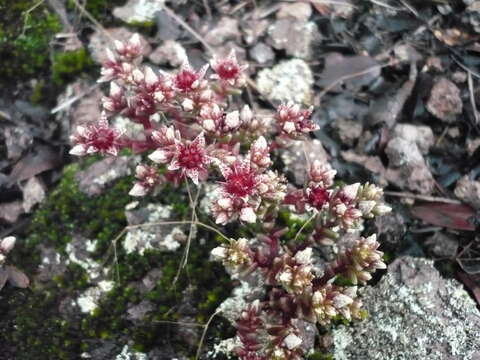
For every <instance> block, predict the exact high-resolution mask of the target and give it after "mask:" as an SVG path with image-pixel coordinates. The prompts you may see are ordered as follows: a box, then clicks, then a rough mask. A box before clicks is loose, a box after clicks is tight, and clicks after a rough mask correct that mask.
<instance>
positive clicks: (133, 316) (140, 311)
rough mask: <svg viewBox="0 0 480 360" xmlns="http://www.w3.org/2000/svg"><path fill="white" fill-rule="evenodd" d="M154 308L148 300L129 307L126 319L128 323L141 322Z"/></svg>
mask: <svg viewBox="0 0 480 360" xmlns="http://www.w3.org/2000/svg"><path fill="white" fill-rule="evenodd" d="M154 308H155V307H154V306H153V304H152V303H151V302H150V301H148V300H142V301H141V302H140V303H139V304H137V305H131V306H129V308H128V310H127V314H128V315H127V319H128V320H130V321H138V320H142V319H143V318H144V317H145V315H147V313H149V312H150V311H152V310H153V309H154Z"/></svg>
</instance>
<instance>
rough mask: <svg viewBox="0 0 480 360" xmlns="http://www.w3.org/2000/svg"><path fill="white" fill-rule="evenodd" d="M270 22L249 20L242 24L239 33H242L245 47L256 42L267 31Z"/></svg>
mask: <svg viewBox="0 0 480 360" xmlns="http://www.w3.org/2000/svg"><path fill="white" fill-rule="evenodd" d="M269 25H270V21H269V20H267V19H256V18H251V19H249V20H247V21H245V22H242V26H241V31H242V32H243V39H244V40H245V43H246V44H247V45H252V44H255V43H257V42H258V39H259V38H260V37H262V36H263V35H264V34H265V32H266V31H267V28H268V26H269Z"/></svg>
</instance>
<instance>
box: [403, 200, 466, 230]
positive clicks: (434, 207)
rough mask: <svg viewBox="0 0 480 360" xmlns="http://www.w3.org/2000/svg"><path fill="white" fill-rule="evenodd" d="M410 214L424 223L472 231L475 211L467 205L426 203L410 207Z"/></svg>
mask: <svg viewBox="0 0 480 360" xmlns="http://www.w3.org/2000/svg"><path fill="white" fill-rule="evenodd" d="M412 215H413V216H415V217H417V218H419V219H421V220H423V221H425V222H426V223H429V224H432V225H437V226H443V227H447V228H450V229H457V230H467V231H474V230H475V225H474V224H473V222H472V219H473V218H474V217H475V211H474V210H473V209H472V208H471V207H470V206H467V205H463V204H460V205H457V204H445V203H435V202H432V203H428V204H422V205H416V206H414V207H413V208H412Z"/></svg>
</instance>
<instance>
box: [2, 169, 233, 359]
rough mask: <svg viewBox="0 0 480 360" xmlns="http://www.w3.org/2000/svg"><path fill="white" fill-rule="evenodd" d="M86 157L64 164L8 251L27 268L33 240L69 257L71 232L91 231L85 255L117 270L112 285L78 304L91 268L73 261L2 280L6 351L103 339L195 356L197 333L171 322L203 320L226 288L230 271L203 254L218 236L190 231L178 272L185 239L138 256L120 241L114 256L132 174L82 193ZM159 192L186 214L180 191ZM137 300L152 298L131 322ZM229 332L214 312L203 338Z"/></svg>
mask: <svg viewBox="0 0 480 360" xmlns="http://www.w3.org/2000/svg"><path fill="white" fill-rule="evenodd" d="M86 165H88V164H86ZM86 165H85V164H84V165H83V166H82V165H79V164H74V165H70V166H68V167H67V168H66V169H65V171H64V175H63V178H62V180H61V181H60V183H59V185H58V187H57V188H56V189H55V190H54V191H52V193H51V194H50V195H49V197H48V199H47V201H46V202H45V203H44V205H43V206H42V207H41V208H40V209H39V210H37V212H36V213H35V215H34V218H33V220H32V222H31V224H30V225H29V226H28V229H27V231H26V233H27V236H26V240H25V241H23V242H20V243H19V244H18V246H17V248H16V249H15V252H12V254H11V255H12V258H11V260H12V262H13V263H15V264H16V265H17V266H18V267H19V268H21V269H23V270H25V272H26V273H27V274H29V276H30V277H31V278H33V277H34V276H35V273H36V272H37V270H38V265H39V264H40V263H41V261H42V258H41V257H42V255H41V251H40V250H39V245H40V244H42V245H44V246H48V247H53V248H54V249H55V250H56V251H57V252H58V253H59V254H61V256H62V257H63V258H67V257H68V252H67V251H66V250H67V245H68V244H69V243H70V242H71V241H72V238H74V237H75V238H78V236H82V237H84V238H86V239H96V240H97V241H96V249H95V250H94V251H92V252H91V254H90V255H91V258H92V259H93V260H94V261H97V262H99V263H102V264H104V267H105V268H106V269H108V271H107V272H106V273H107V276H108V277H109V278H110V279H115V283H114V286H113V289H111V290H110V291H108V292H107V293H105V294H104V295H103V296H102V297H101V299H100V301H99V303H98V307H97V308H96V309H94V310H93V311H91V312H89V313H82V312H81V311H80V310H79V309H78V307H77V306H76V300H77V299H78V298H79V296H80V295H82V294H85V291H86V290H88V289H91V288H92V287H93V286H96V285H95V281H93V282H92V279H91V277H90V275H89V274H88V270H86V269H85V268H83V267H82V266H80V265H78V264H77V263H74V262H70V263H69V264H68V265H67V267H66V270H65V271H64V273H63V274H61V275H56V276H54V278H52V279H51V280H49V281H43V282H41V281H38V280H36V281H33V285H32V287H31V288H30V289H27V290H18V289H13V288H10V287H7V288H5V289H4V290H2V292H1V293H0V299H1V301H0V314H1V315H0V321H1V323H2V326H0V336H1V338H2V346H4V347H5V352H6V354H7V355H8V356H10V358H15V359H20V360H22V359H36V358H38V354H44V356H45V358H48V359H74V358H78V354H80V353H81V352H91V351H92V350H94V349H95V348H96V347H98V346H101V345H102V344H104V343H105V342H107V341H108V342H113V343H115V344H118V346H123V344H125V343H127V342H128V341H133V343H134V345H133V348H134V349H135V350H137V351H142V352H148V351H149V350H151V349H153V348H157V349H162V348H163V347H169V349H172V348H173V351H175V352H176V353H178V354H184V355H186V356H193V355H194V354H195V351H196V348H195V347H196V340H194V341H193V344H192V341H191V339H189V338H188V337H185V336H182V335H181V334H182V331H183V329H184V328H182V327H181V325H175V324H172V323H171V322H175V321H183V319H184V318H186V317H187V318H189V319H191V320H190V322H196V323H198V324H204V323H205V322H206V321H207V319H208V318H209V317H210V316H211V314H212V313H213V312H214V311H215V309H216V308H217V306H218V305H219V304H220V303H221V302H222V301H223V300H224V299H225V298H226V297H227V296H228V295H229V293H230V289H231V285H230V279H229V278H228V276H227V275H226V274H225V272H224V270H223V267H222V266H221V264H217V263H212V262H209V261H208V257H209V252H210V250H211V249H212V248H213V247H214V246H216V241H215V237H214V235H213V234H210V233H207V232H205V231H203V230H201V229H199V230H198V235H197V238H198V239H200V238H202V239H204V241H202V245H200V244H199V243H198V242H197V240H193V243H192V246H191V248H190V252H189V257H188V262H187V265H186V266H185V268H184V269H183V270H182V271H181V272H180V276H179V277H178V278H177V274H178V270H179V269H180V266H181V264H182V259H183V251H184V249H183V248H180V249H179V250H177V251H175V252H173V253H165V252H160V251H158V250H147V251H146V252H145V253H144V255H143V256H142V255H139V254H138V253H132V254H126V253H125V252H124V250H123V248H122V247H121V246H117V247H116V250H117V251H116V257H114V256H110V255H113V252H112V251H110V250H111V242H112V239H113V238H114V237H115V236H116V235H117V234H118V233H119V232H120V231H121V230H122V229H123V228H124V226H125V225H126V219H125V213H124V209H125V205H126V204H127V203H129V202H130V201H131V200H132V199H131V198H130V197H129V196H128V195H127V194H128V190H129V188H130V187H131V182H132V179H131V177H126V178H122V179H120V180H117V181H116V182H115V183H114V184H113V185H111V187H110V188H109V189H108V190H107V191H106V192H105V193H103V194H102V195H100V196H96V197H88V196H87V195H85V194H83V193H82V192H81V191H80V190H79V189H78V184H77V183H76V181H75V174H76V173H77V172H78V171H79V170H80V169H81V168H82V167H84V166H86ZM163 195H164V196H163ZM144 201H147V200H144ZM156 201H161V202H168V203H170V204H172V205H173V207H174V209H176V210H175V211H174V212H175V213H176V215H178V216H188V207H187V208H185V205H182V204H185V203H187V198H186V194H185V192H184V191H169V192H167V193H163V194H160V195H159V196H158V199H156ZM74 235H75V236H74ZM77 241H78V240H77ZM155 270H157V271H158V272H159V273H160V274H161V275H160V277H159V278H158V279H157V280H156V282H155V283H154V284H153V286H150V287H148V288H145V287H143V288H142V284H143V283H142V279H144V278H145V277H146V276H147V275H148V274H149V273H151V272H152V271H155ZM142 301H143V302H145V301H147V302H148V303H149V304H151V306H150V309H151V311H149V312H147V313H146V314H145V316H143V318H140V319H138V320H135V321H134V322H132V320H131V319H130V318H129V316H128V310H129V309H130V308H132V307H134V306H136V305H138V304H140V303H141V302H142ZM194 331H195V332H196V334H197V336H199V335H200V333H201V331H202V328H201V327H194ZM233 333H234V331H233V329H232V328H231V327H230V326H229V325H228V324H227V323H226V322H224V321H223V320H221V319H217V320H215V321H214V322H213V323H212V325H211V327H210V330H209V332H208V336H207V345H208V341H209V339H210V340H213V339H215V341H217V340H218V339H219V338H227V337H230V336H233ZM120 348H121V347H120Z"/></svg>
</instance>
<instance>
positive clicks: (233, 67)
mask: <svg viewBox="0 0 480 360" xmlns="http://www.w3.org/2000/svg"><path fill="white" fill-rule="evenodd" d="M216 72H217V74H218V76H220V78H221V79H223V80H230V79H235V78H236V77H237V76H238V73H239V72H240V69H239V68H238V65H237V64H235V63H234V62H233V61H228V60H226V61H223V62H222V63H221V64H220V65H219V66H218V67H217V69H216Z"/></svg>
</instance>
